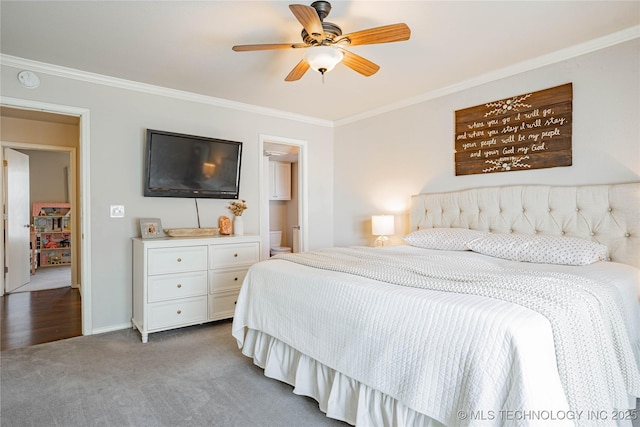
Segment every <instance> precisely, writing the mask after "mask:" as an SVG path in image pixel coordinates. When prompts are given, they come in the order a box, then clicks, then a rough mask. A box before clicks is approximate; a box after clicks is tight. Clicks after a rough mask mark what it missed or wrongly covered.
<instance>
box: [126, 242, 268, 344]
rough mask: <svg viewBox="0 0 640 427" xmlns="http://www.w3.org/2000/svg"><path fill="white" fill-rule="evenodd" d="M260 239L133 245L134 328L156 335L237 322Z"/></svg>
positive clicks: (147, 336) (143, 337)
mask: <svg viewBox="0 0 640 427" xmlns="http://www.w3.org/2000/svg"><path fill="white" fill-rule="evenodd" d="M259 259H260V237H259V236H257V235H245V236H214V237H206V238H202V237H189V238H160V239H148V240H143V239H141V238H137V237H136V238H134V239H133V318H132V319H131V321H132V323H133V326H134V327H135V328H137V329H138V330H139V331H140V334H141V335H142V342H147V340H148V338H149V334H150V333H152V332H159V331H164V330H167V329H174V328H180V327H183V326H189V325H195V324H199V323H205V322H210V321H214V320H220V319H226V318H230V317H233V313H234V310H235V303H236V298H237V296H238V292H239V291H240V286H241V285H242V281H243V280H244V276H245V274H246V273H247V270H248V269H249V267H250V266H251V264H253V263H256V262H258V261H259Z"/></svg>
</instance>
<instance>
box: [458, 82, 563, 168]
mask: <svg viewBox="0 0 640 427" xmlns="http://www.w3.org/2000/svg"><path fill="white" fill-rule="evenodd" d="M572 101H573V86H572V84H571V83H567V84H565V85H562V86H556V87H552V88H549V89H545V90H541V91H538V92H532V93H527V94H524V95H518V96H514V97H512V98H507V99H501V100H499V101H494V102H489V103H486V104H484V105H478V106H476V107H470V108H466V109H464V110H458V111H456V134H455V165H456V175H471V174H481V173H493V172H507V171H516V170H527V169H542V168H552V167H556V166H571V123H572V111H573V109H572Z"/></svg>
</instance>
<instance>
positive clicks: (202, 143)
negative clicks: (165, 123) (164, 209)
mask: <svg viewBox="0 0 640 427" xmlns="http://www.w3.org/2000/svg"><path fill="white" fill-rule="evenodd" d="M241 160H242V142H236V141H227V140H224V139H216V138H207V137H202V136H193V135H183V134H179V133H173V132H164V131H159V130H153V129H147V144H146V149H145V168H144V169H145V176H144V195H145V197H191V198H213V199H237V198H238V193H239V192H240V163H241Z"/></svg>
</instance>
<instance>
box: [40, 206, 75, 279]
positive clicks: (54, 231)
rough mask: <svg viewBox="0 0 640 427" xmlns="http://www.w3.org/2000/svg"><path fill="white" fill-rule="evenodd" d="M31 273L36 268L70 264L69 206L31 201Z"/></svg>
mask: <svg viewBox="0 0 640 427" xmlns="http://www.w3.org/2000/svg"><path fill="white" fill-rule="evenodd" d="M32 215H33V235H32V238H31V250H32V274H33V273H34V272H35V269H36V268H40V267H52V266H61V265H71V229H70V225H71V206H70V204H69V203H33V205H32Z"/></svg>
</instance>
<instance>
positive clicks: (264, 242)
mask: <svg viewBox="0 0 640 427" xmlns="http://www.w3.org/2000/svg"><path fill="white" fill-rule="evenodd" d="M265 142H271V143H274V144H281V145H291V146H295V147H298V224H299V225H300V251H301V252H304V251H306V250H308V249H309V226H308V225H309V211H308V202H309V201H308V197H307V195H308V194H309V193H308V179H307V176H308V174H307V170H308V166H307V165H308V159H307V157H308V156H307V141H304V140H301V139H292V138H285V137H281V136H272V135H263V134H260V140H259V144H258V148H259V151H258V152H259V153H260V162H259V163H260V166H259V172H260V175H259V176H260V181H261V183H262V185H260V242H261V247H262V250H261V252H262V257H261V259H267V258H269V248H270V240H271V239H270V237H271V236H270V235H269V179H268V178H267V179H265V177H268V174H269V170H268V168H265V166H264V165H265V161H264V156H263V153H264V144H265Z"/></svg>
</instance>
